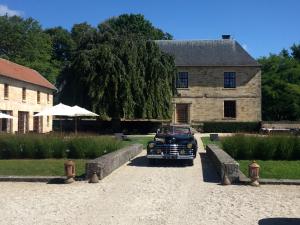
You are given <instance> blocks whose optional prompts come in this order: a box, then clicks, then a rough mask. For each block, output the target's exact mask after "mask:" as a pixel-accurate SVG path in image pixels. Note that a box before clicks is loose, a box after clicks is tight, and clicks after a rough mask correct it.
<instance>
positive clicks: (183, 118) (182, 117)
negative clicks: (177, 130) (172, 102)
mask: <svg viewBox="0 0 300 225" xmlns="http://www.w3.org/2000/svg"><path fill="white" fill-rule="evenodd" d="M176 123H185V124H187V123H189V105H188V104H176Z"/></svg>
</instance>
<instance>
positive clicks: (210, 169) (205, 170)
mask: <svg viewBox="0 0 300 225" xmlns="http://www.w3.org/2000/svg"><path fill="white" fill-rule="evenodd" d="M199 155H200V158H201V165H202V175H203V181H204V182H209V183H220V181H221V180H220V177H219V176H218V174H217V171H216V170H215V168H214V165H213V163H212V162H211V161H210V159H209V158H208V156H207V155H206V153H199Z"/></svg>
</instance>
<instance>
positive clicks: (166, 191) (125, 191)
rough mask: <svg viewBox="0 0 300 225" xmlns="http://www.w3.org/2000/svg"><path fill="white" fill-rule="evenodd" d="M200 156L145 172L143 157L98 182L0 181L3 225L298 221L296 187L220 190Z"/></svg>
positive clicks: (299, 201) (244, 224)
mask: <svg viewBox="0 0 300 225" xmlns="http://www.w3.org/2000/svg"><path fill="white" fill-rule="evenodd" d="M200 152H202V153H201V159H202V160H201V159H200V156H199V155H198V156H197V158H196V160H195V165H194V166H193V167H189V166H187V167H185V166H183V165H180V164H174V163H173V162H168V163H164V164H159V165H157V166H152V167H149V166H147V160H146V158H145V152H143V153H142V154H140V155H139V156H137V157H136V158H135V159H134V160H132V162H129V163H128V164H127V165H124V166H122V167H121V168H119V169H118V170H116V171H115V172H113V174H111V175H110V176H108V177H106V178H105V179H104V180H102V181H100V183H99V184H88V183H86V182H76V183H74V184H71V185H62V184H44V183H9V182H4V183H0V190H1V191H0V215H1V216H0V224H9V225H12V224H20V225H26V224H28V225H29V224H30V225H32V224H49V225H50V224H51V225H54V224H105V225H106V224H114V225H115V224H126V225H132V224H141V225H143V224H145V225H146V224H149V225H156V224H158V225H161V224H170V225H177V224H178V225H183V224H193V225H194V224H203V225H209V224H213V225H218V224H222V225H226V224H228V225H229V224H242V225H247V224H251V225H252V224H253V225H254V224H262V225H267V224H278V223H274V221H275V222H276V219H274V220H272V219H267V218H277V217H281V218H298V219H299V218H300V187H299V186H283V185H278V186H273V185H268V186H262V187H260V188H253V187H249V186H239V185H232V186H221V185H219V180H218V178H217V177H216V174H215V173H214V171H213V169H212V168H211V164H210V163H209V161H208V160H207V158H206V157H205V153H204V152H203V150H202V149H200ZM203 168H205V170H203ZM298 219H295V220H293V221H296V223H292V224H297V222H299V220H298ZM272 221H273V222H272ZM283 224H286V223H283Z"/></svg>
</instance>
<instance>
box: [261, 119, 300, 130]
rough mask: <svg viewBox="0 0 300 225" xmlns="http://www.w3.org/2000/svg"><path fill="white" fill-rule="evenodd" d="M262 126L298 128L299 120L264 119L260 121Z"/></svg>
mask: <svg viewBox="0 0 300 225" xmlns="http://www.w3.org/2000/svg"><path fill="white" fill-rule="evenodd" d="M261 127H263V128H273V129H300V122H298V121H264V122H261Z"/></svg>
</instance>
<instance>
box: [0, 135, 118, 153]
mask: <svg viewBox="0 0 300 225" xmlns="http://www.w3.org/2000/svg"><path fill="white" fill-rule="evenodd" d="M122 146H123V143H122V141H120V140H117V139H115V138H114V137H108V136H83V137H77V136H68V137H62V136H54V135H37V134H35V135H31V134H27V135H0V159H46V158H66V157H67V158H73V159H91V158H96V157H99V156H101V155H104V154H106V153H109V152H112V151H115V150H117V149H120V148H121V147H122Z"/></svg>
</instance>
